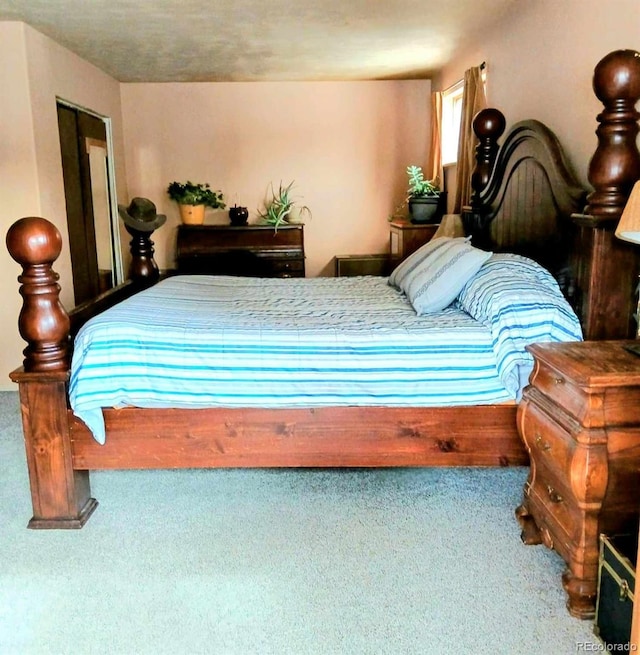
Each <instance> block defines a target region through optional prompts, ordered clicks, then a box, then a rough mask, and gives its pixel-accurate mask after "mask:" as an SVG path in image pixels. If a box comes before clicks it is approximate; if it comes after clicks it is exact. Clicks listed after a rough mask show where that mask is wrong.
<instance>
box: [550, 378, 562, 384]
mask: <svg viewBox="0 0 640 655" xmlns="http://www.w3.org/2000/svg"><path fill="white" fill-rule="evenodd" d="M553 384H564V378H553Z"/></svg>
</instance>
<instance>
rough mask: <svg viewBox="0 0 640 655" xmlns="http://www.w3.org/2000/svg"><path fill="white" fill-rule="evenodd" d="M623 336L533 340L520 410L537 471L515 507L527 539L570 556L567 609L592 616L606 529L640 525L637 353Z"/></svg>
mask: <svg viewBox="0 0 640 655" xmlns="http://www.w3.org/2000/svg"><path fill="white" fill-rule="evenodd" d="M625 343H629V344H631V343H634V342H620V341H591V342H577V343H553V344H548V343H546V344H535V345H532V346H529V347H528V348H527V350H529V351H530V352H531V354H532V355H533V357H534V362H535V365H534V370H533V373H532V375H531V378H530V384H529V386H528V387H527V388H526V389H525V391H524V395H523V399H522V402H521V403H520V405H519V408H518V429H519V431H520V435H521V437H522V439H523V441H524V443H525V446H526V448H527V450H528V451H529V455H530V459H531V469H530V472H529V478H528V480H527V482H526V484H525V486H524V500H523V502H522V505H520V507H518V509H517V510H516V516H517V517H518V520H519V521H520V524H521V526H522V528H523V531H522V539H523V541H524V542H525V543H527V544H538V543H544V544H545V545H546V546H547V547H549V548H553V549H554V550H556V551H557V552H558V553H559V554H560V555H561V556H562V558H563V559H564V560H565V562H566V563H567V568H566V570H565V572H564V574H563V576H562V583H563V586H564V589H565V591H566V592H567V594H568V600H567V607H568V609H569V612H570V613H571V614H572V615H573V616H576V617H578V618H582V619H587V618H592V617H593V616H594V612H595V598H596V591H597V577H598V550H599V535H600V534H601V533H604V534H616V533H622V532H629V531H630V530H633V529H637V525H638V509H639V507H638V497H639V496H640V475H639V471H640V357H637V356H636V355H633V354H631V353H629V352H627V351H626V350H625V349H624V347H623V346H624V344H625Z"/></svg>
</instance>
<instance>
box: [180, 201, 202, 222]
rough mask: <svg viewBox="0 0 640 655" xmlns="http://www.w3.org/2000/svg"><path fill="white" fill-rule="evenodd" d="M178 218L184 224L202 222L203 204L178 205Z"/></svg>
mask: <svg viewBox="0 0 640 655" xmlns="http://www.w3.org/2000/svg"><path fill="white" fill-rule="evenodd" d="M178 207H179V208H180V218H181V219H182V222H183V223H184V224H185V225H202V224H203V223H204V205H178Z"/></svg>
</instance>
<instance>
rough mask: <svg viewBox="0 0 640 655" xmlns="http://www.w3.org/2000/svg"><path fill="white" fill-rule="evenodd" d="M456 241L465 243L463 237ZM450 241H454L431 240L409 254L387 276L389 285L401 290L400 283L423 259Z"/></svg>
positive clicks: (448, 239) (443, 239)
mask: <svg viewBox="0 0 640 655" xmlns="http://www.w3.org/2000/svg"><path fill="white" fill-rule="evenodd" d="M457 240H459V241H465V239H464V237H462V238H459V239H457ZM450 241H454V239H452V238H451V237H439V238H437V239H431V241H428V242H427V243H425V244H424V245H423V246H420V248H418V250H416V251H415V252H413V253H411V254H410V255H409V256H408V257H407V258H406V259H404V260H403V261H402V262H400V264H398V266H396V268H395V269H394V270H393V272H392V273H391V275H390V276H389V284H390V285H391V286H393V287H395V288H396V289H400V290H402V282H403V280H404V279H405V277H406V276H407V275H410V274H411V273H412V271H414V270H415V268H416V267H417V266H418V265H419V264H420V263H421V262H422V260H423V259H425V258H426V257H429V256H430V255H431V254H433V253H436V252H437V251H438V250H439V249H440V248H442V247H444V246H445V245H446V244H448V243H449V242H450Z"/></svg>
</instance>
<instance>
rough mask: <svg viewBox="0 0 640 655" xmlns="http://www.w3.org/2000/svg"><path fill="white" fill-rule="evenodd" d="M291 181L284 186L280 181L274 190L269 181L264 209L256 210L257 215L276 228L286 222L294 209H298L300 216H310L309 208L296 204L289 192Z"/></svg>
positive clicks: (291, 185) (291, 186)
mask: <svg viewBox="0 0 640 655" xmlns="http://www.w3.org/2000/svg"><path fill="white" fill-rule="evenodd" d="M292 188H293V182H290V183H289V184H287V185H286V186H285V185H283V183H282V182H280V186H279V187H278V190H277V191H276V190H275V188H274V186H273V183H271V195H270V197H269V198H266V199H265V202H264V209H263V210H262V211H259V212H258V217H259V218H260V219H261V220H262V221H263V222H264V223H266V224H268V225H273V226H274V227H275V228H276V230H277V229H278V227H279V226H280V225H283V224H285V223H287V219H288V217H289V216H290V215H291V212H292V211H293V210H294V208H295V209H297V210H299V213H300V217H301V218H302V217H303V216H304V215H308V216H309V218H311V210H310V209H309V208H308V207H307V206H306V205H301V206H297V205H296V203H297V201H296V200H295V199H294V198H293V196H292V194H291V189H292Z"/></svg>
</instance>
